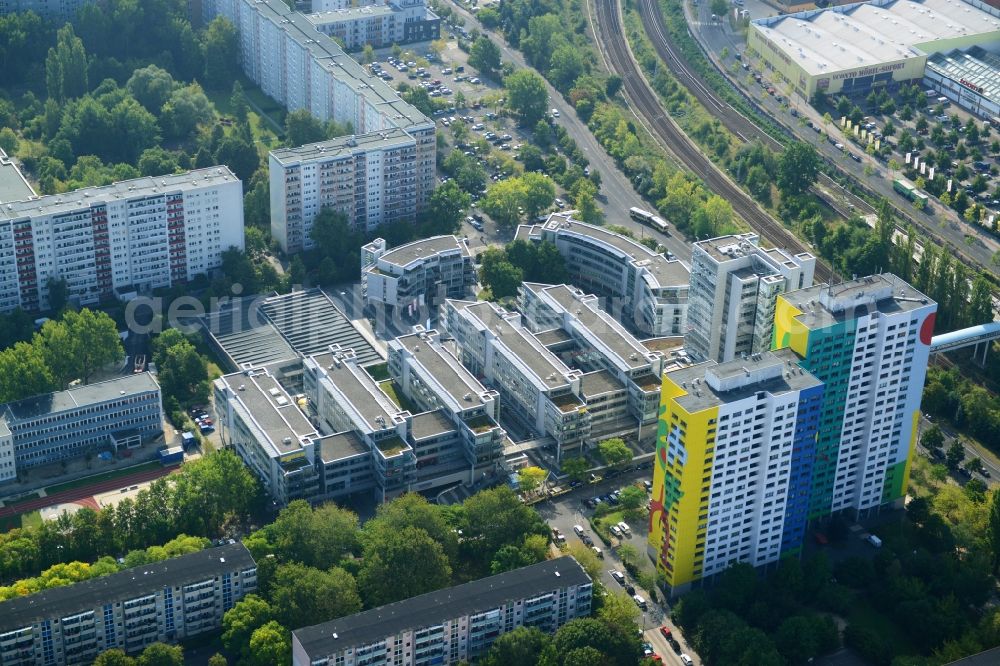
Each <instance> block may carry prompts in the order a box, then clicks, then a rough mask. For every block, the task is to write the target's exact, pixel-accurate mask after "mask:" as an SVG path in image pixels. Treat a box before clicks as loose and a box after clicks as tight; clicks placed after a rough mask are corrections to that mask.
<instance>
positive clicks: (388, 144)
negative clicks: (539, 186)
mask: <svg viewBox="0 0 1000 666" xmlns="http://www.w3.org/2000/svg"><path fill="white" fill-rule="evenodd" d="M203 11H204V17H205V19H206V20H211V19H212V18H214V17H215V16H223V17H225V18H227V19H228V20H230V21H231V22H232V23H233V25H235V26H236V30H237V32H238V33H239V40H240V59H241V63H242V65H243V71H244V72H245V73H246V75H247V76H248V77H249V78H250V80H252V81H253V82H254V83H256V84H257V85H259V86H260V88H261V90H263V91H264V93H266V94H267V95H269V96H270V97H272V98H273V99H275V100H277V101H278V102H280V103H281V104H284V105H285V106H286V107H287V108H288V110H289V111H295V110H298V109H306V110H308V111H309V112H310V113H312V115H314V116H316V117H317V118H319V119H320V120H323V121H328V120H334V121H336V122H338V123H349V124H350V125H351V127H352V128H353V129H354V136H353V137H344V138H340V139H335V140H333V141H331V142H324V143H322V144H318V145H316V146H305V147H303V148H301V149H293V150H292V151H291V152H289V151H276V152H277V153H278V157H277V158H275V157H273V156H272V159H270V160H269V166H270V170H271V211H272V228H273V230H274V231H275V233H274V236H275V237H276V238H277V239H278V243H279V244H280V245H281V247H282V248H283V249H284V250H285V251H286V252H296V251H298V250H300V249H303V247H307V244H308V243H309V242H311V241H310V239H309V235H308V233H307V229H306V226H305V225H306V224H308V223H311V221H312V219H313V218H314V217H315V215H316V213H318V212H319V209H320V207H322V206H325V205H329V206H332V207H334V208H338V209H340V210H343V211H345V212H348V217H349V218H350V219H351V220H352V221H353V222H354V223H355V224H356V225H358V226H359V228H361V229H364V230H367V229H369V228H370V227H372V226H375V225H378V224H381V223H383V222H385V221H388V220H390V219H395V218H393V217H392V216H399V217H400V218H403V217H413V216H414V215H416V214H417V213H419V212H420V211H421V210H423V208H424V207H425V206H426V204H427V201H428V199H429V197H430V194H431V192H432V191H433V189H434V166H435V153H436V150H437V144H436V140H435V127H434V123H433V122H432V121H431V120H430V119H428V118H427V117H426V116H424V115H423V114H422V113H420V111H418V110H417V109H416V108H414V107H413V106H411V105H409V104H407V103H406V102H404V101H403V100H402V99H400V97H399V94H398V93H397V92H396V91H395V90H393V89H392V88H390V87H389V86H387V85H386V84H385V82H383V81H382V80H381V79H379V78H378V77H375V76H372V75H371V73H370V72H367V71H365V69H364V68H363V67H362V66H361V65H359V64H358V63H357V62H356V61H355V60H354V59H353V58H351V57H350V56H348V55H347V54H346V53H344V51H343V50H342V49H341V48H340V47H339V46H337V44H336V43H335V42H334V41H333V40H332V39H330V38H329V37H327V36H326V35H324V34H322V33H321V32H319V31H318V30H316V28H315V27H314V26H313V25H312V23H310V22H309V21H308V20H307V19H306V17H305V16H304V15H302V14H300V13H298V12H296V11H293V10H291V9H289V8H288V6H287V5H286V4H285V3H284V2H282V0H205V2H204V4H203ZM297 150H298V151H301V152H300V153H298V154H296V152H295V151H297ZM310 171H315V173H312V174H310V173H308V172H310ZM325 181H336V183H335V184H334V185H333V188H332V189H331V188H330V187H329V186H330V185H331V183H330V182H325ZM307 205H312V208H311V209H308V210H307V209H306V208H305V206H307ZM397 208H400V209H401V210H402V212H397V211H396V209H397ZM275 217H277V221H275Z"/></svg>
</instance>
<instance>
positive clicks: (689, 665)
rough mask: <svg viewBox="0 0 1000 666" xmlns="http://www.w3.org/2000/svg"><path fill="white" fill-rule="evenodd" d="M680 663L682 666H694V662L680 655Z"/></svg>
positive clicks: (684, 655) (686, 656)
mask: <svg viewBox="0 0 1000 666" xmlns="http://www.w3.org/2000/svg"><path fill="white" fill-rule="evenodd" d="M681 662H683V664H684V666H694V661H693V660H692V659H691V657H689V656H688V655H686V654H682V655H681Z"/></svg>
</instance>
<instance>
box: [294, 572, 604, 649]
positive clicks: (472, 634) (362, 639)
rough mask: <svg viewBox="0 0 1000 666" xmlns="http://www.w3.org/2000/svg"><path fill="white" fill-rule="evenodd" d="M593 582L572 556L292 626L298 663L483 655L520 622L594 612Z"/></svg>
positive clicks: (547, 626)
mask: <svg viewBox="0 0 1000 666" xmlns="http://www.w3.org/2000/svg"><path fill="white" fill-rule="evenodd" d="M592 594H593V583H592V582H591V580H590V577H589V576H588V575H587V573H586V572H585V571H584V570H583V567H581V566H580V564H579V563H578V562H577V561H576V560H575V559H573V558H572V557H569V556H564V557H560V558H557V559H554V560H548V561H546V562H541V563H539V564H533V565H531V566H527V567H523V568H521V569H515V570H513V571H508V572H506V573H502V574H499V575H497V576H490V577H489V578H483V579H481V580H477V581H473V582H471V583H465V584H464V585H457V586H455V587H449V588H447V589H444V590H438V591H436V592H429V593H427V594H421V595H419V596H416V597H412V598H410V599H405V600H403V601H397V602H396V603H393V604H388V605H386V606H380V607H378V608H373V609H371V610H368V611H364V612H362V613H357V614H355V615H349V616H347V617H342V618H339V619H337V620H331V621H330V622H325V623H323V624H317V625H315V626H312V627H305V628H303V629H297V630H295V631H293V632H292V664H293V666H360V665H361V664H364V665H365V666H424V665H426V664H457V663H459V662H468V661H471V660H475V659H476V658H478V657H482V656H483V655H485V654H486V652H487V651H489V648H490V646H491V645H492V644H493V642H494V641H495V640H496V639H497V637H498V636H500V635H502V634H504V633H507V632H509V631H513V630H514V629H515V628H517V627H534V628H537V629H539V630H541V631H544V632H546V633H553V632H554V631H555V630H556V629H558V628H559V627H561V626H562V625H564V624H566V623H567V622H569V621H570V620H574V619H576V618H580V617H586V616H588V615H589V614H590V608H591V597H592Z"/></svg>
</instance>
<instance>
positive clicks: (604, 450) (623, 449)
mask: <svg viewBox="0 0 1000 666" xmlns="http://www.w3.org/2000/svg"><path fill="white" fill-rule="evenodd" d="M597 449H598V451H599V452H600V454H601V459H602V460H604V464H606V465H609V466H611V467H617V466H619V465H624V464H625V463H627V462H630V461H631V460H632V449H630V448H629V447H628V445H627V444H626V443H625V441H624V440H622V439H621V438H620V437H612V438H611V439H606V440H604V441H603V442H601V443H600V444H598V445H597Z"/></svg>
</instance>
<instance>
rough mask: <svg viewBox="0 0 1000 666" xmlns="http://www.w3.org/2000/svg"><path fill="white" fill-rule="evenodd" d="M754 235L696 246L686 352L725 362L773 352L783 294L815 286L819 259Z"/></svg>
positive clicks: (699, 243) (692, 262)
mask: <svg viewBox="0 0 1000 666" xmlns="http://www.w3.org/2000/svg"><path fill="white" fill-rule="evenodd" d="M758 242H759V236H757V234H754V233H746V234H739V235H733V236H720V237H719V238H712V239H709V240H704V241H699V242H697V243H695V244H694V251H693V252H692V255H691V288H690V290H689V291H688V316H687V321H688V325H687V332H686V333H685V334H684V349H685V350H686V351H687V352H688V353H689V354H690V355H691V356H692V357H693V358H695V359H697V360H702V361H704V360H713V361H718V362H719V363H722V362H725V361H731V360H733V359H734V358H740V357H743V356H747V355H750V354H759V353H760V352H764V351H767V350H768V349H770V348H771V334H772V330H773V328H774V306H775V303H776V302H777V300H778V294H781V293H784V292H787V291H794V290H796V289H804V288H806V287H811V286H812V283H813V275H814V273H815V270H816V258H815V257H813V256H812V255H811V254H809V253H808V252H800V253H798V254H794V255H793V254H789V253H788V252H786V251H784V250H780V249H778V248H770V249H765V248H762V247H760V246H759V245H758Z"/></svg>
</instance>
